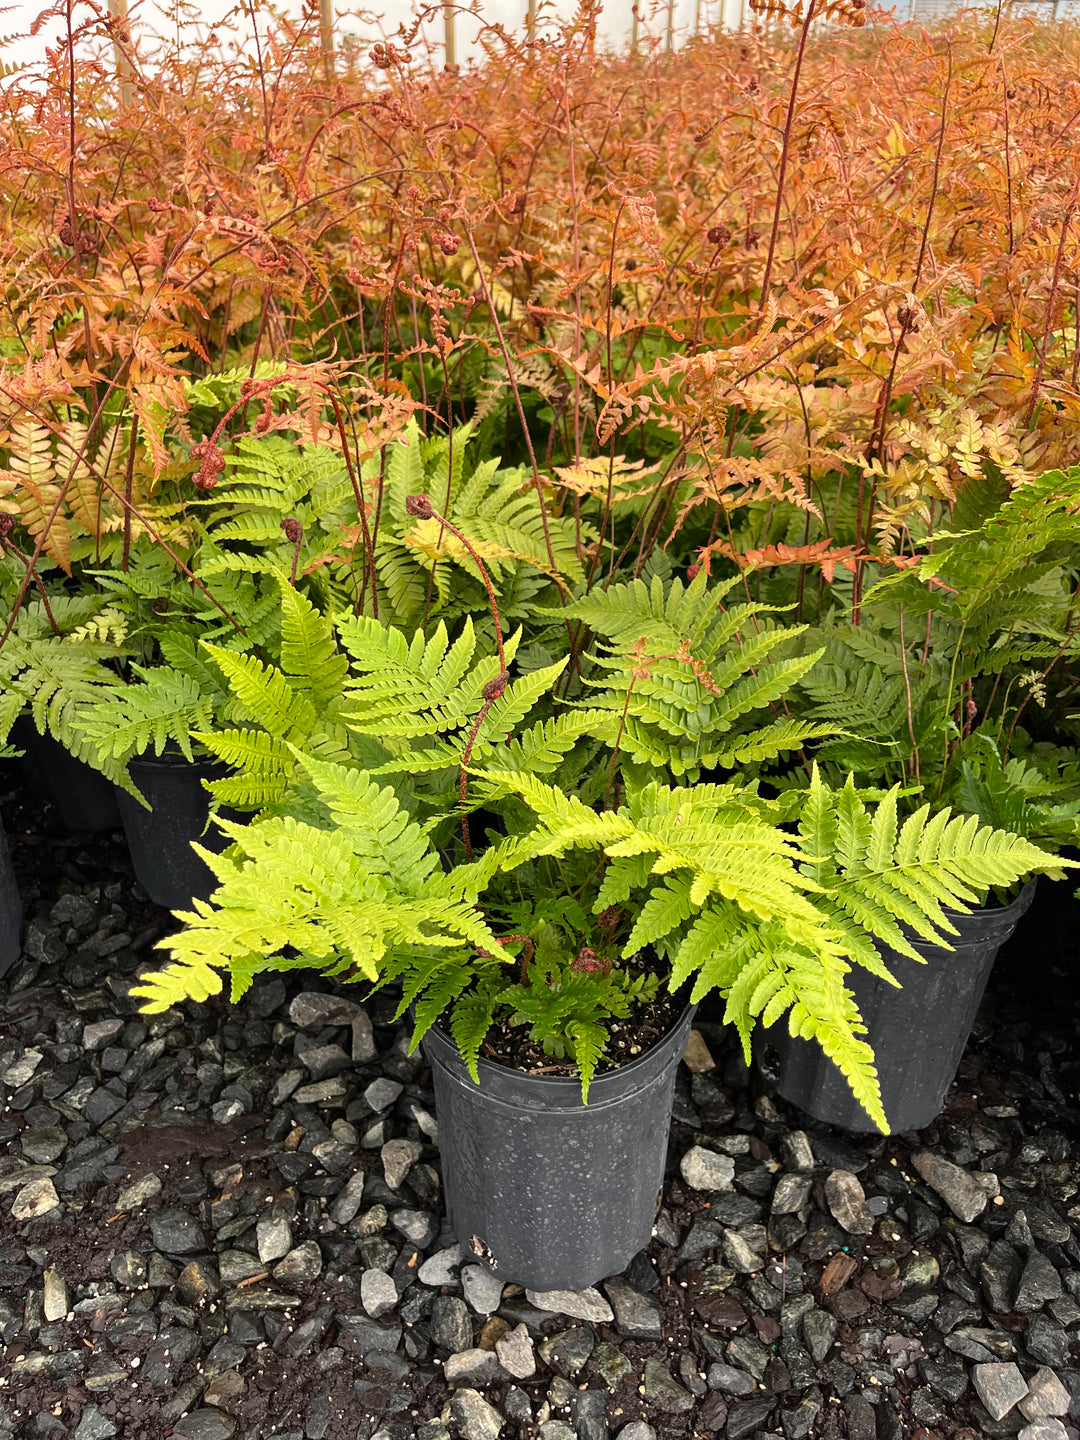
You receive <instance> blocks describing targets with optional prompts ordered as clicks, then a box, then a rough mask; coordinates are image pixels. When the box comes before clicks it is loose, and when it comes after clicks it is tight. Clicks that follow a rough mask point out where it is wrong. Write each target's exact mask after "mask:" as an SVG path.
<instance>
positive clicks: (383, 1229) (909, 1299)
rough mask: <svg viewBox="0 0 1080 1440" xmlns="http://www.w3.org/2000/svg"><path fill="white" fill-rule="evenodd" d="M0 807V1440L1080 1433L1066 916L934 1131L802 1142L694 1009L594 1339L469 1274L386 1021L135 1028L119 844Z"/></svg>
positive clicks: (390, 1005)
mask: <svg viewBox="0 0 1080 1440" xmlns="http://www.w3.org/2000/svg"><path fill="white" fill-rule="evenodd" d="M0 805H2V812H3V817H4V823H5V827H6V829H7V833H8V836H9V839H10V840H11V842H12V845H11V848H12V852H13V859H14V864H15V867H16V872H17V874H18V877H19V881H20V886H21V889H22V893H23V897H24V901H25V908H26V929H25V936H24V951H25V953H24V955H23V957H22V959H21V960H19V961H18V962H17V963H16V965H15V966H14V967H13V968H12V970H11V971H9V972H8V974H7V975H6V976H4V977H3V978H2V979H0V1104H2V1105H3V1110H2V1113H0V1440H16V1437H17V1440H22V1437H24V1436H25V1437H38V1436H49V1437H52V1436H55V1437H56V1440H69V1437H70V1440H109V1437H117V1440H167V1437H168V1440H172V1437H176V1440H229V1437H234V1440H270V1437H276V1440H286V1437H288V1440H493V1437H495V1436H496V1435H498V1437H499V1440H609V1437H618V1440H705V1437H713V1436H722V1437H725V1440H752V1437H760V1436H768V1437H775V1436H781V1435H782V1436H784V1437H785V1440H802V1437H811V1440H916V1437H918V1440H1005V1437H1012V1436H1016V1435H1018V1434H1019V1433H1020V1432H1021V1431H1022V1430H1023V1429H1024V1427H1025V1426H1027V1425H1028V1413H1027V1411H1025V1410H1023V1409H1022V1408H1019V1407H1018V1406H1017V1405H1010V1408H1009V1409H1008V1410H1007V1411H1006V1412H1005V1414H1004V1415H1003V1416H1002V1418H1000V1419H994V1418H993V1417H992V1415H991V1413H990V1412H989V1411H988V1409H987V1406H986V1403H984V1401H986V1402H989V1403H990V1404H991V1405H993V1406H994V1409H995V1410H996V1409H997V1408H998V1404H999V1402H1000V1399H1001V1395H1002V1394H1005V1395H1006V1398H1008V1394H1010V1393H1011V1394H1012V1395H1014V1396H1019V1395H1023V1397H1024V1398H1023V1400H1022V1401H1021V1402H1020V1404H1021V1406H1023V1405H1026V1406H1027V1409H1028V1411H1031V1413H1033V1414H1037V1415H1039V1412H1040V1409H1041V1411H1042V1413H1041V1415H1040V1418H1039V1419H1038V1421H1037V1422H1032V1424H1034V1425H1036V1426H1037V1428H1036V1429H1035V1430H1034V1434H1033V1435H1032V1436H1030V1437H1029V1440H1062V1437H1065V1440H1077V1433H1078V1428H1080V1147H1078V1144H1077V1137H1078V1135H1080V965H1078V964H1077V961H1078V960H1080V927H1078V925H1077V919H1078V914H1080V911H1078V908H1077V904H1076V902H1075V901H1074V900H1073V899H1072V890H1073V889H1074V888H1075V886H1068V885H1066V886H1055V887H1047V886H1042V885H1040V894H1039V896H1038V897H1037V902H1036V907H1033V910H1032V911H1031V912H1029V914H1028V915H1027V916H1025V917H1024V921H1023V922H1022V923H1021V928H1020V930H1018V932H1017V935H1016V937H1014V940H1013V941H1012V942H1010V945H1009V947H1007V950H1006V951H1005V952H1003V954H1002V956H1001V957H1000V960H999V962H998V966H997V969H996V971H995V974H994V976H993V977H992V980H991V984H990V988H989V990H988V992H987V998H986V1002H985V1004H984V1006H983V1009H982V1011H981V1013H980V1018H979V1020H978V1022H977V1024H976V1027H975V1032H974V1034H973V1036H972V1040H971V1043H970V1045H969V1047H968V1050H967V1053H966V1054H965V1056H964V1060H963V1062H962V1065H961V1069H960V1074H959V1076H958V1078H957V1081H956V1084H955V1085H954V1086H953V1087H952V1089H951V1090H950V1092H949V1095H948V1097H947V1101H946V1106H945V1110H944V1112H943V1114H942V1115H941V1116H940V1117H939V1119H938V1120H937V1121H935V1123H934V1124H933V1125H932V1126H930V1127H929V1128H928V1129H927V1130H925V1131H923V1132H922V1133H921V1134H918V1135H898V1136H890V1137H883V1136H849V1135H845V1134H843V1133H841V1132H839V1131H837V1130H834V1129H830V1128H829V1127H826V1126H820V1125H815V1124H813V1123H812V1122H810V1121H808V1120H807V1119H806V1117H805V1116H803V1115H801V1114H800V1113H799V1112H798V1111H797V1110H796V1109H794V1107H792V1106H789V1105H786V1104H784V1103H783V1102H781V1101H779V1100H777V1099H776V1098H775V1096H774V1095H773V1094H772V1093H771V1091H770V1089H769V1086H768V1085H767V1084H766V1083H764V1082H763V1081H762V1080H761V1079H760V1078H759V1077H757V1076H756V1075H754V1074H749V1073H748V1072H747V1070H746V1067H745V1065H744V1064H743V1062H742V1058H741V1054H740V1051H739V1047H738V1045H737V1044H736V1043H734V1042H733V1041H732V1038H731V1036H730V1034H729V1033H728V1032H727V1031H725V1029H724V1028H723V1027H722V1025H721V1023H720V1021H721V1017H722V1004H721V1003H720V1002H718V1001H714V1000H706V1001H705V1002H703V1004H702V1005H701V1007H700V1008H699V1010H698V1013H697V1016H696V1028H697V1029H698V1030H699V1032H700V1033H701V1035H702V1036H703V1037H704V1039H705V1041H706V1042H707V1044H708V1046H709V1048H710V1049H711V1051H712V1055H713V1057H714V1059H715V1062H716V1063H715V1068H713V1069H712V1070H710V1071H708V1072H707V1073H691V1072H690V1071H689V1070H688V1069H687V1068H686V1067H685V1066H680V1067H679V1073H678V1078H677V1082H676V1094H675V1108H674V1116H673V1121H672V1128H671V1141H670V1147H669V1154H668V1168H667V1175H666V1179H665V1184H664V1192H663V1204H662V1207H661V1209H660V1212H659V1215H658V1217H657V1223H656V1228H655V1232H654V1236H653V1239H652V1241H651V1243H650V1244H649V1246H648V1247H647V1249H646V1250H644V1251H642V1252H641V1254H639V1255H638V1256H636V1257H635V1259H634V1261H633V1262H632V1263H631V1265H630V1266H629V1267H628V1269H627V1271H626V1273H625V1274H624V1275H623V1276H621V1277H618V1284H607V1283H604V1284H601V1285H600V1286H599V1287H598V1291H599V1294H598V1295H597V1296H594V1297H591V1299H590V1303H591V1304H592V1305H594V1306H598V1308H597V1309H596V1310H595V1311H594V1312H593V1313H595V1314H596V1316H597V1318H595V1319H593V1320H582V1319H580V1318H575V1316H574V1315H572V1314H567V1313H552V1312H550V1311H544V1310H540V1309H538V1308H536V1307H535V1306H533V1305H531V1304H530V1303H529V1302H528V1298H527V1297H526V1296H525V1295H524V1294H523V1293H522V1292H521V1291H520V1290H519V1288H518V1287H516V1286H514V1285H501V1284H493V1281H492V1278H491V1277H490V1276H486V1274H485V1273H484V1272H482V1271H481V1270H480V1269H479V1267H478V1266H476V1265H474V1264H472V1263H471V1257H469V1256H467V1255H466V1256H465V1257H464V1258H463V1257H461V1255H460V1253H459V1252H458V1251H457V1250H456V1249H455V1237H454V1236H453V1235H452V1234H450V1233H449V1231H448V1228H447V1226H446V1223H445V1218H444V1213H443V1206H442V1197H441V1190H440V1183H439V1165H440V1156H439V1148H438V1143H437V1126H436V1122H435V1117H434V1114H433V1099H432V1094H431V1085H430V1076H429V1075H428V1073H427V1070H426V1068H425V1065H424V1061H423V1057H422V1055H420V1054H419V1053H417V1054H414V1055H409V1053H408V1043H409V1038H410V1028H409V1027H408V1026H407V1025H406V1024H404V1023H402V1022H395V1021H394V1019H393V1011H394V1001H393V997H391V996H388V995H378V996H376V997H374V1000H373V1002H372V1003H371V1004H370V1005H369V1006H368V1007H367V1009H366V1011H365V1010H362V1009H361V1008H360V1007H359V1006H358V1005H355V1004H354V1006H353V1008H352V1009H351V1010H350V1008H349V1001H348V998H346V999H345V1001H344V1004H343V1002H342V997H343V996H344V997H349V996H351V995H352V994H353V993H358V992H355V991H353V990H352V989H351V987H348V986H344V987H339V988H337V989H336V990H334V989H331V987H330V986H328V985H325V984H323V983H322V981H321V980H320V978H319V977H318V975H316V974H315V973H314V972H306V973H294V974H289V975H275V976H259V977H258V978H257V980H256V982H255V984H254V985H253V986H252V987H251V989H250V990H249V992H248V993H247V994H246V995H245V996H244V997H243V999H242V1000H241V1002H240V1003H239V1004H237V1005H235V1006H232V1005H229V1004H228V1003H227V1001H226V1000H225V998H224V997H222V996H217V997H214V998H213V999H211V1000H210V1001H208V1002H206V1003H204V1004H190V1005H184V1006H182V1007H176V1008H175V1009H173V1010H170V1011H168V1012H166V1013H165V1014H162V1015H157V1016H142V1015H140V1014H139V1012H138V1003H137V1001H136V1000H135V999H134V997H132V995H131V993H130V991H131V987H132V985H134V984H135V983H137V977H138V974H139V972H140V971H141V970H142V969H145V968H149V967H150V966H153V965H159V964H160V963H161V958H162V955H161V952H160V951H157V952H155V951H154V950H153V948H152V947H153V940H154V939H155V938H156V937H157V936H158V935H160V934H163V933H165V929H166V927H168V926H169V925H170V924H171V923H172V921H171V918H170V917H169V916H168V914H167V913H165V912H162V911H160V910H157V909H156V908H155V907H153V906H152V905H149V904H148V902H147V901H146V899H145V897H144V896H143V895H142V894H141V892H140V891H139V889H138V887H137V886H136V885H135V884H134V883H133V879H132V874H131V869H130V864H129V861H128V859H127V856H126V852H125V850H124V845H123V840H122V836H119V835H110V834H105V835H102V836H72V835H68V834H66V833H65V832H64V831H63V830H62V829H61V828H60V827H59V826H58V825H57V824H56V823H55V822H54V819H53V818H52V814H51V811H50V810H49V809H48V808H42V807H41V806H39V805H37V803H36V802H32V801H29V800H28V799H27V797H26V795H25V793H24V792H23V791H22V790H21V789H20V787H19V786H18V785H17V784H16V783H15V782H14V781H13V780H12V779H11V778H10V770H9V769H8V768H7V767H3V766H0ZM350 1022H351V1023H350ZM402 1142H405V1144H404V1146H403V1144H402ZM403 1149H404V1151H405V1152H406V1158H407V1160H408V1163H407V1164H406V1165H404V1166H403V1163H402V1150H403ZM928 1156H929V1157H931V1158H932V1160H934V1161H936V1162H940V1163H939V1164H938V1166H937V1169H936V1170H934V1169H932V1168H931V1167H930V1166H928V1164H927V1159H926V1157H928ZM413 1157H415V1158H413ZM916 1161H917V1162H918V1163H916ZM920 1167H921V1169H920ZM725 1174H729V1175H730V1179H725ZM924 1174H925V1175H930V1174H933V1175H934V1177H935V1178H934V1180H933V1183H930V1182H929V1181H928V1180H927V1179H925V1178H924ZM703 1176H711V1177H713V1178H712V1179H711V1180H709V1181H708V1183H709V1184H712V1185H714V1187H715V1188H699V1187H700V1186H701V1185H702V1184H703V1178H702V1177H703ZM391 1181H392V1182H393V1183H392V1184H391V1183H390V1182H391ZM973 1185H974V1186H975V1187H976V1189H973V1188H972V1186H973ZM978 1191H982V1192H983V1194H982V1195H980V1194H979V1193H978ZM950 1196H951V1201H950V1198H949V1197H950ZM954 1205H958V1206H960V1208H961V1209H965V1207H971V1208H974V1209H975V1210H976V1211H977V1213H975V1214H974V1217H973V1218H971V1219H961V1218H959V1216H958V1214H957V1213H956V1211H955V1209H954ZM966 1213H968V1214H970V1213H971V1210H970V1208H968V1209H966ZM551 1303H553V1304H558V1305H560V1306H563V1305H565V1306H568V1307H570V1308H572V1307H573V1302H572V1301H571V1300H569V1299H567V1300H565V1301H563V1300H559V1301H554V1302H551ZM603 1315H610V1316H611V1318H600V1317H601V1316H603ZM518 1326H523V1327H524V1333H523V1334H522V1333H520V1332H518V1342H519V1344H518V1355H519V1358H523V1359H524V1360H525V1361H526V1362H527V1363H526V1364H525V1365H524V1366H523V1367H522V1368H523V1369H528V1367H529V1365H533V1366H535V1369H534V1371H533V1373H531V1374H529V1375H527V1376H525V1377H524V1378H517V1379H515V1378H513V1377H512V1376H511V1375H510V1374H509V1373H508V1372H506V1371H505V1370H503V1369H501V1367H500V1366H499V1364H498V1363H497V1360H496V1359H493V1358H492V1356H493V1347H495V1346H496V1345H497V1344H498V1343H499V1341H500V1340H503V1341H504V1340H505V1339H506V1337H507V1336H508V1335H511V1334H513V1333H514V1332H515V1330H516V1328H517V1327H518ZM494 1353H495V1356H496V1357H497V1355H498V1351H495V1352H494ZM988 1367H989V1368H988ZM1029 1386H1030V1393H1028V1387H1029ZM1010 1387H1011V1389H1010ZM631 1424H632V1425H633V1426H634V1428H633V1429H632V1430H627V1428H626V1427H627V1426H628V1425H631Z"/></svg>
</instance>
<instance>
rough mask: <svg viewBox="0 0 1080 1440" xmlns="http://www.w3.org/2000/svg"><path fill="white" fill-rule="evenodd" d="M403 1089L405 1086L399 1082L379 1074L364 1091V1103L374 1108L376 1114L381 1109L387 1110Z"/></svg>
mask: <svg viewBox="0 0 1080 1440" xmlns="http://www.w3.org/2000/svg"><path fill="white" fill-rule="evenodd" d="M404 1089H405V1086H404V1085H401V1084H399V1083H398V1081H397V1080H391V1079H389V1078H388V1077H387V1076H385V1075H380V1076H379V1078H378V1079H377V1080H373V1081H372V1082H371V1084H370V1085H369V1086H368V1087H367V1089H366V1090H365V1091H364V1104H365V1105H367V1106H368V1107H369V1109H371V1110H374V1111H375V1113H376V1114H378V1113H379V1112H380V1111H382V1110H389V1109H390V1106H391V1105H393V1103H394V1101H395V1100H396V1099H397V1098H398V1096H399V1095H400V1094H401V1092H402V1091H403V1090H404Z"/></svg>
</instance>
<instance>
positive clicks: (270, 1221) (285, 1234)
mask: <svg viewBox="0 0 1080 1440" xmlns="http://www.w3.org/2000/svg"><path fill="white" fill-rule="evenodd" d="M255 1238H256V1241H257V1243H258V1246H259V1259H260V1260H261V1261H262V1262H263V1264H264V1265H266V1264H269V1263H270V1261H272V1260H280V1259H281V1258H282V1257H283V1256H285V1255H287V1254H288V1253H289V1251H290V1249H291V1248H292V1242H293V1235H292V1226H291V1225H290V1224H289V1222H288V1220H286V1219H285V1216H284V1215H274V1214H270V1215H260V1216H259V1219H258V1223H257V1224H256V1226H255Z"/></svg>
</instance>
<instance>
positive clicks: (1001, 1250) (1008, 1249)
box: [978, 1240, 1023, 1315]
mask: <svg viewBox="0 0 1080 1440" xmlns="http://www.w3.org/2000/svg"><path fill="white" fill-rule="evenodd" d="M1022 1271H1023V1262H1022V1261H1021V1259H1020V1256H1019V1254H1018V1253H1017V1251H1016V1250H1014V1249H1013V1247H1012V1246H1011V1245H1010V1244H1009V1243H1008V1241H1006V1240H995V1241H994V1243H993V1244H992V1245H991V1246H990V1249H989V1250H988V1251H987V1253H986V1254H985V1256H984V1257H983V1258H982V1260H980V1262H979V1271H978V1273H979V1277H980V1279H981V1280H982V1288H983V1294H984V1295H985V1296H986V1303H987V1305H988V1306H989V1307H990V1309H991V1310H992V1311H993V1312H994V1314H996V1315H1005V1314H1007V1313H1008V1312H1009V1311H1010V1310H1011V1309H1012V1307H1013V1297H1014V1295H1015V1294H1016V1290H1017V1287H1018V1286H1019V1284H1020V1276H1021V1273H1022Z"/></svg>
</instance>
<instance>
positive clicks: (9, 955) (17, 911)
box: [0, 825, 23, 975]
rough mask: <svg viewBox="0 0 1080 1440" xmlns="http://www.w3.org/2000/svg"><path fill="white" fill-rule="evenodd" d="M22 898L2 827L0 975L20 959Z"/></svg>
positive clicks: (0, 844)
mask: <svg viewBox="0 0 1080 1440" xmlns="http://www.w3.org/2000/svg"><path fill="white" fill-rule="evenodd" d="M22 914H23V908H22V896H21V895H20V894H19V887H18V885H17V884H16V881H15V870H14V868H13V866H12V864H11V852H10V851H9V849H8V843H7V836H6V835H5V834H4V827H3V826H2V825H0V975H3V974H4V973H5V971H7V970H9V969H10V968H11V966H12V965H14V963H15V961H16V960H17V959H18V958H19V954H20V951H21V948H22V947H21V937H22Z"/></svg>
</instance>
